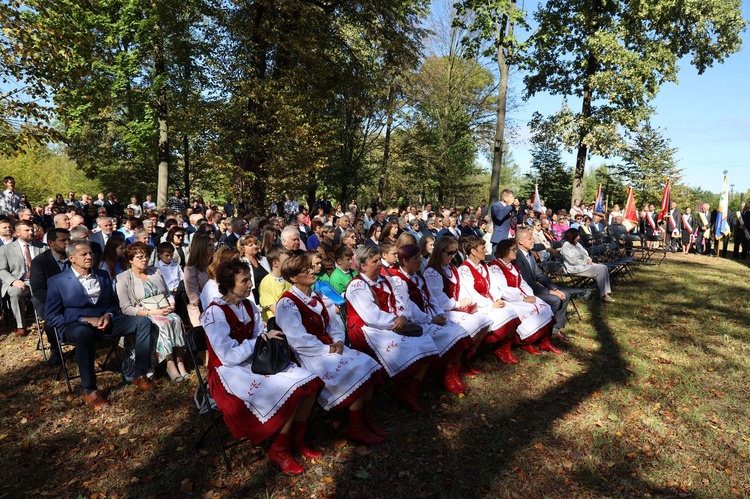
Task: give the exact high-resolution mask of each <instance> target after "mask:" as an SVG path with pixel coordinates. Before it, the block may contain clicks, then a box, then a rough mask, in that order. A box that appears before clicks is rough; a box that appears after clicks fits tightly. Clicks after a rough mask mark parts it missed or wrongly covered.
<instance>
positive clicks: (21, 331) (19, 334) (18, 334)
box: [15, 327, 29, 338]
mask: <svg viewBox="0 0 750 499" xmlns="http://www.w3.org/2000/svg"><path fill="white" fill-rule="evenodd" d="M27 334H29V332H28V331H26V330H25V329H24V328H22V327H19V328H18V329H16V332H15V335H16V337H17V338H20V337H22V336H26V335H27Z"/></svg>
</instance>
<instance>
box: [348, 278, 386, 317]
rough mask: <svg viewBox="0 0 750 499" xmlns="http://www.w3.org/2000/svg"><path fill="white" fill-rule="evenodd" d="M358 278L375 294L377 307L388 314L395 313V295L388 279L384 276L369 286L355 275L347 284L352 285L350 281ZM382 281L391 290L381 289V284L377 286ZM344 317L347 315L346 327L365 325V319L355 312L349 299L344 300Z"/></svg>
mask: <svg viewBox="0 0 750 499" xmlns="http://www.w3.org/2000/svg"><path fill="white" fill-rule="evenodd" d="M357 279H359V280H360V281H363V282H364V283H365V285H366V286H367V287H369V288H370V290H372V292H373V293H374V294H375V297H376V298H377V302H378V308H380V310H382V311H383V312H388V313H390V314H393V315H396V295H395V293H394V292H393V288H392V287H391V283H389V282H388V279H386V278H385V277H384V278H383V279H382V280H378V281H376V285H375V286H370V284H368V282H367V281H365V280H364V279H362V278H361V277H359V275H358V276H357V277H355V278H354V279H352V280H351V281H350V282H349V286H351V285H352V282H354V281H356V280H357ZM381 282H382V283H383V286H388V289H389V290H390V291H391V292H390V293H388V292H386V291H385V290H384V289H383V286H377V284H379V283H381ZM346 317H347V321H346V323H347V327H360V328H361V327H362V326H366V324H365V321H363V320H362V318H361V317H360V316H359V314H358V313H357V310H356V309H355V308H354V307H352V304H351V302H350V301H349V300H346Z"/></svg>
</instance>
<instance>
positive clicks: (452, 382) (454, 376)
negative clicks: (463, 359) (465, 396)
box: [443, 362, 466, 393]
mask: <svg viewBox="0 0 750 499" xmlns="http://www.w3.org/2000/svg"><path fill="white" fill-rule="evenodd" d="M459 367H460V365H459V363H458V362H454V363H453V364H449V365H448V366H447V367H446V368H445V371H443V387H445V389H446V390H448V391H449V392H451V393H463V392H464V390H466V385H464V382H463V381H461V378H459V377H458V369H459Z"/></svg>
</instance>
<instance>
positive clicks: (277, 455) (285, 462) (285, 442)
mask: <svg viewBox="0 0 750 499" xmlns="http://www.w3.org/2000/svg"><path fill="white" fill-rule="evenodd" d="M268 458H269V459H270V460H271V461H273V462H274V463H276V465H277V466H278V467H279V468H281V471H283V472H284V473H286V474H288V475H301V474H302V473H304V472H305V469H304V468H303V467H302V466H300V465H299V463H298V462H297V461H295V460H294V458H293V457H292V455H291V454H289V434H287V433H279V436H277V437H276V440H274V441H273V444H271V448H270V449H268Z"/></svg>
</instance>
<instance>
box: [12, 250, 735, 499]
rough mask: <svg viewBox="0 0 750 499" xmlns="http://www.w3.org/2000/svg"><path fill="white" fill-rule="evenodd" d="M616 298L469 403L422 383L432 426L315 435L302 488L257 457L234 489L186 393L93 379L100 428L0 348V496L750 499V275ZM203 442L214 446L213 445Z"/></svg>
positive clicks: (24, 358)
mask: <svg viewBox="0 0 750 499" xmlns="http://www.w3.org/2000/svg"><path fill="white" fill-rule="evenodd" d="M635 274H636V278H635V280H633V281H631V282H628V283H618V284H617V285H615V286H614V294H613V296H614V297H615V298H616V300H617V303H615V304H613V305H607V306H606V307H603V306H600V305H599V303H598V302H597V301H596V300H594V301H592V302H588V303H581V304H579V307H580V309H581V313H582V315H583V320H582V321H578V320H577V319H573V320H571V322H570V324H569V327H568V331H569V332H570V333H572V334H571V337H570V339H569V341H568V342H566V343H565V344H564V347H563V348H564V350H565V354H564V355H560V356H553V355H550V354H545V355H542V356H533V357H532V356H529V355H527V354H524V353H523V352H519V353H518V354H517V355H518V356H519V358H520V359H521V363H520V364H516V365H512V366H507V365H501V364H499V363H498V362H497V361H496V360H495V359H494V357H493V356H492V355H490V352H489V351H485V352H481V353H480V360H479V365H480V367H481V368H482V369H483V370H484V372H483V374H482V375H481V376H479V377H478V378H476V379H473V380H470V381H468V384H469V386H470V388H471V391H470V393H468V394H467V395H466V396H465V397H461V398H459V397H456V396H453V395H448V394H447V393H445V392H444V391H443V390H442V389H440V388H439V386H437V383H435V382H434V381H433V382H428V383H427V384H426V387H425V390H424V393H423V395H422V400H423V402H424V403H425V404H428V405H430V406H431V410H430V412H429V414H427V415H415V414H412V413H410V412H408V411H405V410H403V409H401V408H399V407H397V406H395V405H394V404H393V403H392V402H391V401H390V398H389V396H388V395H387V394H380V395H378V398H377V401H378V416H379V418H380V419H381V421H382V422H383V424H384V426H386V427H387V428H388V429H390V430H391V436H390V437H388V439H387V440H386V442H385V443H384V444H382V445H379V446H375V447H372V448H369V449H368V448H365V447H357V446H355V445H351V444H349V443H347V442H346V440H345V439H344V435H345V429H346V417H345V414H344V413H334V414H333V415H326V416H325V417H322V418H318V419H316V420H315V421H314V422H312V424H311V431H310V434H311V441H312V443H313V444H314V446H316V447H318V448H320V449H323V450H325V451H326V454H325V456H324V457H323V458H322V459H319V460H316V461H315V462H312V463H311V462H305V463H303V464H304V466H305V467H306V469H307V471H306V473H305V475H303V476H302V477H297V478H291V477H286V476H283V475H280V474H279V473H278V472H277V470H276V468H275V467H274V466H273V465H270V464H269V463H268V461H267V459H266V458H265V457H264V451H263V449H261V448H255V447H252V446H250V445H241V446H240V447H238V448H236V449H234V450H233V451H232V452H231V458H232V462H233V464H234V466H235V471H234V472H233V473H232V474H228V473H227V472H226V471H225V469H224V467H223V463H222V461H221V458H220V456H219V454H217V453H216V448H215V446H214V444H213V443H212V442H211V440H209V441H208V445H207V446H206V449H204V450H199V451H197V452H196V451H195V450H194V443H195V439H196V437H197V435H198V434H199V433H200V430H201V428H203V426H201V423H205V422H206V421H205V420H200V419H199V418H198V417H197V416H196V414H195V410H194V407H193V406H192V394H193V388H194V386H190V385H189V384H171V383H169V382H167V381H165V380H164V379H163V378H162V379H160V380H158V381H157V384H158V388H159V389H158V390H157V391H156V392H152V393H139V392H138V391H137V390H135V389H134V388H132V387H130V386H126V385H122V384H121V383H120V381H119V377H118V376H117V375H116V374H114V373H107V374H105V375H104V376H102V378H101V383H100V386H101V387H103V388H106V389H107V391H108V396H109V398H110V400H111V401H112V403H113V407H112V408H110V410H107V411H103V412H102V413H98V414H94V413H93V412H92V411H91V410H90V409H89V408H88V407H86V406H85V405H84V404H83V401H82V399H81V398H80V397H79V396H78V394H76V395H75V396H69V395H68V394H67V390H66V389H65V387H64V384H63V383H62V382H58V381H55V380H54V374H55V372H54V370H52V369H51V368H49V367H47V366H46V365H44V364H43V363H42V362H41V355H40V353H39V352H35V351H34V346H35V339H34V338H31V337H29V338H25V339H17V338H15V337H13V336H12V334H10V331H9V330H8V329H7V328H5V329H3V331H4V333H5V334H4V335H3V336H0V366H1V368H0V369H2V373H1V374H2V377H0V418H1V420H0V446H2V454H0V467H2V469H3V471H4V475H5V476H6V477H9V478H8V479H6V480H3V482H2V484H0V497H23V496H34V497H39V496H53V497H54V496H62V497H76V496H78V495H79V494H80V495H81V496H86V497H144V498H145V497H151V496H153V497H163V496H167V497H173V496H183V497H184V496H194V497H275V498H281V497H287V498H290V497H299V498H302V497H305V498H307V497H330V496H343V497H355V496H358V497H368V498H369V497H384V498H388V497H404V496H410V497H414V498H417V497H460V498H465V497H523V498H526V497H565V498H567V497H602V496H608V497H649V496H650V497H656V496H660V497H696V498H697V497H701V498H702V497H705V498H722V497H742V496H747V495H749V494H750V463H748V455H750V426H749V424H750V423H749V422H750V417H748V416H749V414H748V413H749V409H748V401H749V400H750V397H749V396H748V395H749V393H748V385H749V383H748V381H749V379H750V369H749V368H750V365H749V364H750V361H748V357H749V355H750V347H749V346H748V343H747V341H748V325H750V307H749V306H748V299H747V297H748V296H750V293H749V292H750V284H748V282H749V279H748V278H750V271H749V270H748V268H747V267H746V266H743V265H741V264H739V263H736V262H732V261H727V260H721V259H708V258H702V257H698V256H694V255H690V256H682V255H678V256H674V255H669V257H668V261H667V263H665V264H663V265H661V266H660V267H641V268H637V269H636V271H635ZM209 437H210V436H209Z"/></svg>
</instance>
